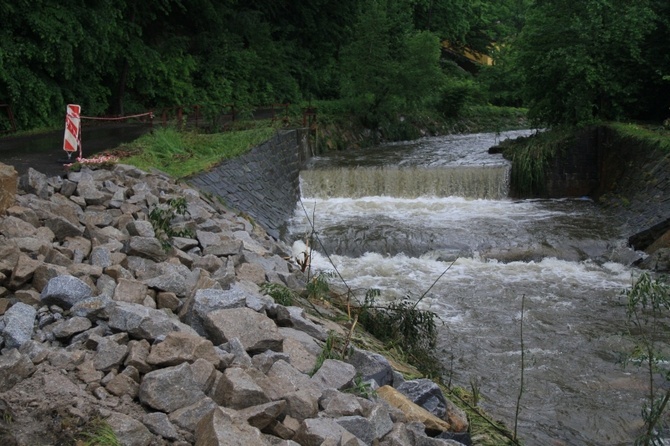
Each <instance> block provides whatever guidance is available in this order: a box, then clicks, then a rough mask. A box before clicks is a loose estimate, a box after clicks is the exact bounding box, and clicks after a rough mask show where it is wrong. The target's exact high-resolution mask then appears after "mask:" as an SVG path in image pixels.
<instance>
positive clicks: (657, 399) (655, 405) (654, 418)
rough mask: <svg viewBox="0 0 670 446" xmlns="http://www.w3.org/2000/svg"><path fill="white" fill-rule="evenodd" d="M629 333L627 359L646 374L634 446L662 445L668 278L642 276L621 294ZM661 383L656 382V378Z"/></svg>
mask: <svg viewBox="0 0 670 446" xmlns="http://www.w3.org/2000/svg"><path fill="white" fill-rule="evenodd" d="M624 293H625V297H626V317H627V323H628V334H629V336H630V337H631V338H632V339H633V340H634V342H635V346H634V348H633V351H632V352H631V353H630V355H629V356H628V358H627V359H626V364H628V363H632V364H636V365H637V366H639V367H642V368H644V369H645V370H646V372H647V378H648V381H649V382H648V388H647V392H648V394H647V395H648V396H647V401H646V403H645V405H644V407H643V409H642V418H643V420H644V431H643V433H642V434H641V435H640V436H639V437H638V438H637V439H636V440H635V445H636V446H649V445H654V446H656V445H662V444H665V443H664V442H663V440H662V439H661V433H662V431H663V428H664V426H663V423H662V416H663V414H664V412H665V410H666V408H667V405H668V401H669V400H670V388H669V387H668V385H669V384H670V369H668V360H670V356H668V350H667V323H668V316H670V284H668V282H667V277H665V276H661V277H659V278H652V277H651V275H650V274H649V273H647V272H645V273H643V274H642V275H641V276H640V277H639V278H638V279H637V280H636V281H635V282H634V284H633V286H632V288H631V289H629V290H627V291H624ZM658 378H660V379H661V381H662V382H661V383H657V379H658Z"/></svg>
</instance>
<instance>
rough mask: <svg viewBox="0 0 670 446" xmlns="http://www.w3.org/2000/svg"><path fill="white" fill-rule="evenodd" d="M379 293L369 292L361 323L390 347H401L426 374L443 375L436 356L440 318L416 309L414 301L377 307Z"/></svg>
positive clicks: (362, 311) (362, 307) (429, 312)
mask: <svg viewBox="0 0 670 446" xmlns="http://www.w3.org/2000/svg"><path fill="white" fill-rule="evenodd" d="M377 297H379V290H374V289H372V290H368V292H367V293H366V295H365V302H364V304H363V305H362V306H361V308H360V310H359V315H358V321H359V323H360V324H361V325H362V326H363V327H364V328H365V329H366V330H367V331H368V332H369V333H370V334H372V335H373V336H375V337H376V338H377V339H379V340H380V341H382V342H385V343H386V344H387V345H388V346H389V347H391V348H393V347H396V348H399V349H400V350H401V351H402V352H403V353H404V354H405V355H406V356H407V358H408V359H409V360H410V362H411V363H412V364H414V365H415V366H416V367H417V368H418V369H419V370H420V371H421V372H422V373H424V374H426V375H428V376H440V375H441V372H442V366H441V365H440V363H439V361H438V360H437V359H435V358H434V357H433V351H434V349H435V346H436V344H437V324H436V322H435V318H436V315H435V313H433V312H431V311H425V310H420V309H417V308H416V303H415V302H413V301H411V300H401V301H396V302H390V303H388V304H386V305H383V306H379V305H377Z"/></svg>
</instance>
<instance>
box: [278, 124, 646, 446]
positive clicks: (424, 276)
mask: <svg viewBox="0 0 670 446" xmlns="http://www.w3.org/2000/svg"><path fill="white" fill-rule="evenodd" d="M527 133H528V132H507V133H503V134H501V135H495V134H473V135H458V136H447V137H439V138H427V139H423V140H419V141H415V142H407V143H402V144H391V145H385V146H381V147H377V148H374V149H368V150H365V151H359V152H347V153H338V154H335V155H332V156H328V157H319V158H315V159H313V160H312V161H311V163H310V165H309V166H308V169H307V170H305V171H304V172H302V173H301V181H302V194H303V196H302V203H299V205H298V207H297V209H296V211H295V216H294V218H293V219H292V221H291V222H290V228H289V234H290V236H289V237H290V240H289V241H290V242H292V243H293V245H294V251H295V253H296V254H299V253H301V252H303V251H304V249H305V245H304V242H303V240H304V239H305V238H306V236H307V234H309V233H310V232H312V228H311V223H310V221H312V220H313V224H314V230H315V231H316V233H317V234H318V236H319V238H320V239H321V241H322V242H323V246H324V247H325V250H326V251H327V253H328V254H329V256H330V259H331V260H332V262H333V264H334V267H335V268H337V270H338V271H339V273H340V274H341V275H342V276H343V277H344V278H345V280H346V281H347V284H348V286H349V287H350V288H352V289H363V290H365V289H368V288H378V289H380V290H381V293H382V298H383V299H387V300H393V299H401V298H404V297H407V296H409V297H410V298H413V299H416V298H418V297H419V296H421V295H422V294H423V293H424V292H425V291H426V290H427V289H428V288H429V287H430V286H431V284H433V282H435V281H436V279H437V278H438V277H439V276H440V274H442V273H443V272H444V271H445V270H446V269H447V268H449V270H448V271H447V272H446V274H444V276H443V277H442V278H441V279H440V280H439V281H437V283H436V284H435V286H434V287H433V288H432V289H431V290H430V292H429V293H428V295H427V297H426V298H424V299H423V300H422V302H421V307H422V308H424V309H429V310H431V311H433V312H435V313H436V314H437V315H439V317H440V319H441V321H442V322H443V324H442V325H441V326H440V333H441V334H440V345H439V348H438V349H437V350H436V351H435V355H436V356H438V357H439V358H440V359H441V360H442V362H443V364H444V365H445V368H446V369H447V370H448V371H449V372H450V373H451V374H452V381H453V382H454V383H456V384H458V385H461V386H463V387H465V388H470V383H471V382H476V383H478V386H479V390H480V392H481V394H482V396H483V398H484V401H483V402H482V403H480V404H481V405H482V406H483V407H484V408H485V409H486V410H487V411H488V412H489V413H490V414H492V415H493V416H494V417H495V418H496V419H501V420H503V421H504V422H505V423H506V424H507V425H508V426H510V427H511V426H513V423H514V413H515V407H516V406H515V405H516V399H517V395H518V392H519V382H520V371H521V367H520V357H521V350H520V336H519V327H520V320H521V301H522V297H523V296H525V313H524V320H523V322H524V339H523V341H524V346H525V349H524V351H525V356H526V363H525V386H524V393H523V395H522V398H521V412H520V416H519V433H520V437H521V438H522V440H523V441H524V444H526V445H580V446H582V445H629V444H632V440H633V439H634V437H635V435H636V433H637V432H638V429H639V428H640V426H641V422H642V420H641V418H640V409H641V407H642V403H643V401H644V397H645V389H646V381H645V376H644V374H643V373H642V372H641V371H640V370H638V369H637V368H635V367H634V366H628V367H626V368H624V367H623V365H622V364H621V363H620V358H621V356H622V355H623V354H624V353H626V352H627V351H628V350H629V349H630V348H631V344H630V342H629V341H627V340H626V338H625V337H624V336H622V333H623V332H624V328H625V319H626V315H625V309H624V308H623V307H622V306H621V304H622V302H623V300H622V298H621V291H622V290H623V289H625V288H627V287H629V286H630V285H631V280H632V279H631V278H632V276H634V275H635V274H636V272H635V270H634V269H631V268H629V267H627V266H625V264H624V263H622V262H623V260H622V259H625V258H630V257H628V256H629V255H630V254H631V253H630V252H629V250H628V249H627V248H626V247H625V243H624V242H623V241H622V240H621V235H620V234H619V233H618V230H617V228H615V227H613V226H612V225H611V221H609V220H608V219H607V218H605V217H604V216H603V215H602V214H601V213H600V212H599V210H598V209H597V207H596V206H595V205H594V204H593V203H592V202H591V201H589V200H587V199H580V200H576V199H571V200H567V199H565V200H510V199H508V198H506V190H507V184H506V181H507V175H508V170H509V165H508V163H507V162H506V161H505V160H504V159H503V158H502V157H501V155H489V154H488V152H487V150H488V148H489V147H490V146H492V145H494V144H495V143H496V142H497V141H498V139H499V138H510V137H512V138H513V137H516V136H520V135H523V134H527ZM317 251H319V252H317V253H314V254H313V263H312V267H314V268H316V269H320V270H333V268H334V267H333V264H331V263H330V262H329V260H328V259H327V257H326V256H325V255H324V249H323V248H318V249H317ZM452 262H453V265H452ZM450 265H451V267H450Z"/></svg>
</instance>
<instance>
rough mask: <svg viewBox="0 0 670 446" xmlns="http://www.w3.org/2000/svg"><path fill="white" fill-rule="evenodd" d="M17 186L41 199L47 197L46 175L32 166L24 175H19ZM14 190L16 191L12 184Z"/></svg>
mask: <svg viewBox="0 0 670 446" xmlns="http://www.w3.org/2000/svg"><path fill="white" fill-rule="evenodd" d="M19 186H20V187H21V189H22V190H24V191H25V192H27V193H29V194H35V195H37V196H38V197H39V198H42V199H47V198H49V184H48V182H47V176H46V175H45V174H43V173H42V172H38V171H37V170H35V169H33V168H32V167H29V168H28V172H27V173H26V174H25V175H21V177H20V178H19ZM14 191H15V192H16V185H15V186H14Z"/></svg>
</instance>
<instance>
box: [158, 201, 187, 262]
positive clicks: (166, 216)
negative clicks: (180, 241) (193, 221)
mask: <svg viewBox="0 0 670 446" xmlns="http://www.w3.org/2000/svg"><path fill="white" fill-rule="evenodd" d="M187 214H189V212H188V204H187V203H186V199H185V198H184V197H179V198H170V199H169V200H167V202H166V203H165V206H161V205H158V206H154V207H153V209H151V212H150V213H149V221H150V222H151V226H153V228H154V232H155V233H156V238H158V239H159V240H160V241H161V244H162V245H163V249H165V250H166V251H168V250H169V249H170V248H171V247H172V242H171V240H170V239H171V238H172V237H189V238H192V237H193V235H194V234H193V232H192V231H191V230H190V229H186V228H184V229H175V227H174V226H173V224H172V222H173V220H174V219H175V218H176V217H177V216H184V215H187ZM189 215H190V214H189Z"/></svg>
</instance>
